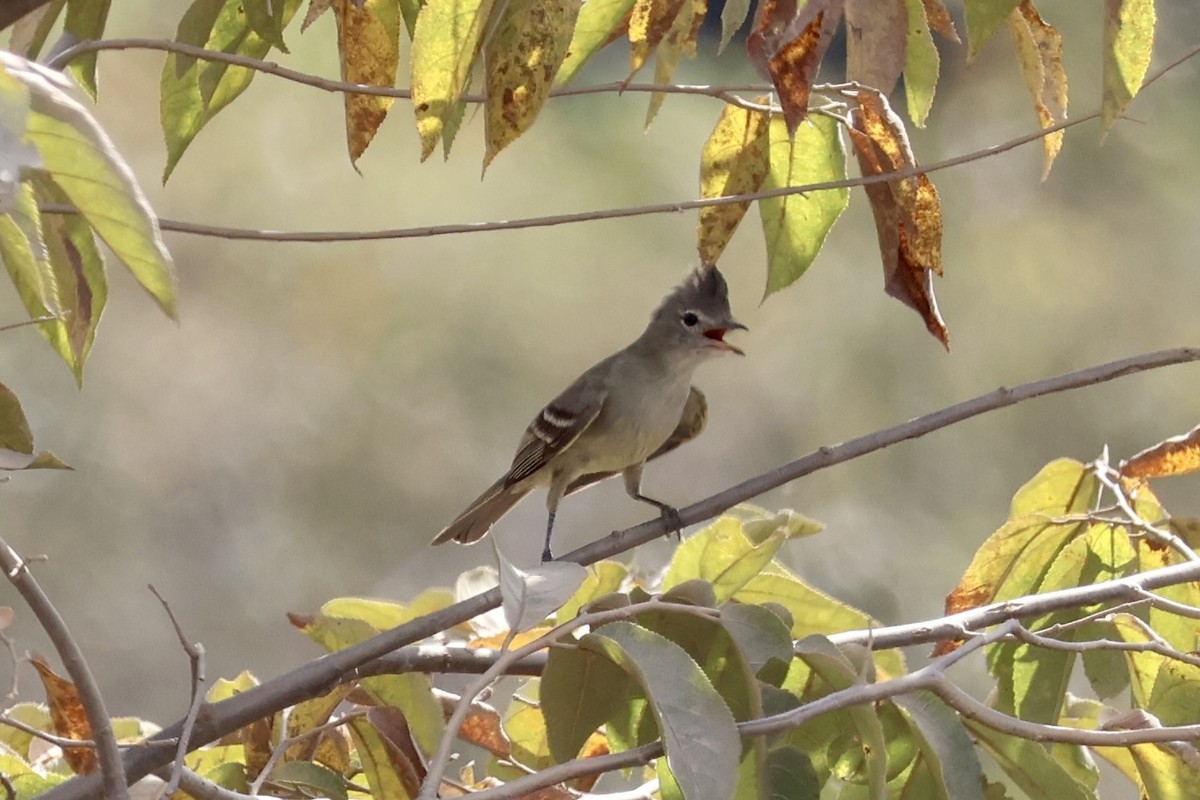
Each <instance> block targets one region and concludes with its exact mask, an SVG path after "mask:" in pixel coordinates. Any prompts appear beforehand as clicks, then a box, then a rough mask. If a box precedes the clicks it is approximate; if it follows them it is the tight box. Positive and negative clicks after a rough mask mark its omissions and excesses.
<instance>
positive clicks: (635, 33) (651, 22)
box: [629, 0, 685, 78]
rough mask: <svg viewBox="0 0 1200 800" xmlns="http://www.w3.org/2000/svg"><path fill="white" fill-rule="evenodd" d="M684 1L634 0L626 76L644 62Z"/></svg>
mask: <svg viewBox="0 0 1200 800" xmlns="http://www.w3.org/2000/svg"><path fill="white" fill-rule="evenodd" d="M684 4H685V0H634V3H633V10H632V11H630V12H629V44H630V50H629V77H630V78H632V77H633V76H634V74H635V73H636V72H637V71H638V70H640V69H641V68H642V67H643V66H645V64H646V60H647V59H649V58H650V54H651V53H653V52H654V51H655V49H657V47H658V44H659V42H661V41H662V40H663V37H664V36H666V35H667V31H669V30H670V29H671V25H672V24H673V23H674V22H675V18H676V17H678V16H679V14H680V12H682V11H683V8H684Z"/></svg>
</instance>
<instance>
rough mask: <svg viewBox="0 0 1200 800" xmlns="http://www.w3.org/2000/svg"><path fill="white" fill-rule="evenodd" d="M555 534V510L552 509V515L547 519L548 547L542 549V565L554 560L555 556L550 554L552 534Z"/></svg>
mask: <svg viewBox="0 0 1200 800" xmlns="http://www.w3.org/2000/svg"><path fill="white" fill-rule="evenodd" d="M553 532H554V509H550V514H549V515H548V517H547V519H546V545H545V546H544V547H543V548H542V563H543V564H545V563H546V562H547V561H553V560H554V554H553V553H551V552H550V534H551V533H553Z"/></svg>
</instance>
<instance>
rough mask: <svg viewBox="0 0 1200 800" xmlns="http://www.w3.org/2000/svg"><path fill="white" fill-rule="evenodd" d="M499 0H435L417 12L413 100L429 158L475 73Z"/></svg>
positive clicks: (423, 156)
mask: <svg viewBox="0 0 1200 800" xmlns="http://www.w3.org/2000/svg"><path fill="white" fill-rule="evenodd" d="M494 4H495V0H430V2H428V3H426V4H425V5H424V6H422V8H421V13H420V14H419V15H418V16H417V26H416V30H415V31H414V33H413V43H412V101H413V108H414V109H415V110H416V115H417V133H418V134H419V135H420V137H421V160H422V161H424V160H425V159H427V158H429V156H430V155H431V154H432V153H433V149H434V147H436V146H437V143H438V140H439V139H441V137H442V131H443V129H444V127H445V125H446V122H447V119H448V118H449V117H450V115H451V114H452V113H453V112H454V110H455V109H456V108H457V106H458V101H459V98H460V97H461V96H462V93H463V91H464V89H465V88H466V85H467V80H468V79H469V78H470V76H471V65H472V64H474V63H475V57H476V56H477V55H478V51H479V45H480V42H481V40H482V38H483V31H484V29H485V27H486V26H487V21H488V17H489V16H490V15H491V12H492V6H493V5H494Z"/></svg>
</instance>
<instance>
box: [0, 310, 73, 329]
mask: <svg viewBox="0 0 1200 800" xmlns="http://www.w3.org/2000/svg"><path fill="white" fill-rule="evenodd" d="M57 319H59V318H58V317H56V316H54V315H53V314H47V315H46V316H42V317H31V318H29V319H23V320H21V321H20V322H10V323H8V324H7V325H0V333H3V332H4V331H12V330H16V329H17V328H24V327H25V326H26V325H37V324H38V323H41V322H54V321H55V320H57Z"/></svg>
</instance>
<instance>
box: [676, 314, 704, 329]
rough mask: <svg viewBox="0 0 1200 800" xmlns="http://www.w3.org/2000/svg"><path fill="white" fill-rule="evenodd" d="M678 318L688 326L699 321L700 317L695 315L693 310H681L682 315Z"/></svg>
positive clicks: (693, 325) (692, 325) (690, 326)
mask: <svg viewBox="0 0 1200 800" xmlns="http://www.w3.org/2000/svg"><path fill="white" fill-rule="evenodd" d="M680 319H681V320H682V321H683V324H684V325H687V326H688V327H689V328H692V327H695V325H696V323H697V322H699V321H700V318H699V317H698V316H696V312H694V311H685V312H683V316H682V317H680Z"/></svg>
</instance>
